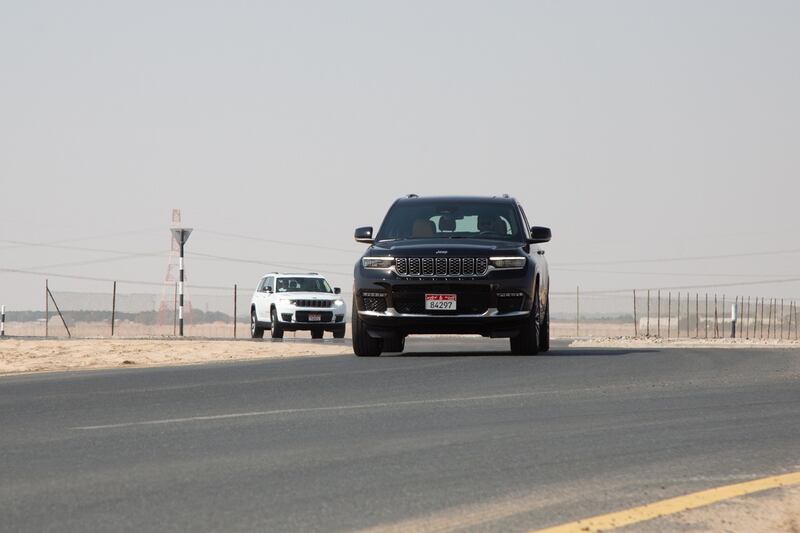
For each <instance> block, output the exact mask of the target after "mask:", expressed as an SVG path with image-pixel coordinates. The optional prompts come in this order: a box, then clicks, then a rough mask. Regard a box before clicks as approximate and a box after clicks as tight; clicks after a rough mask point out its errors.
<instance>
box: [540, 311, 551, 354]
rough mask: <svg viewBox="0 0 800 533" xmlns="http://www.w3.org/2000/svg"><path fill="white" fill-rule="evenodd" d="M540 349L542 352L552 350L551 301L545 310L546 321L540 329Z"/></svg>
mask: <svg viewBox="0 0 800 533" xmlns="http://www.w3.org/2000/svg"><path fill="white" fill-rule="evenodd" d="M539 351H540V352H541V353H545V352H549V351H550V302H549V301H548V302H547V307H546V308H545V310H544V322H542V327H541V329H539Z"/></svg>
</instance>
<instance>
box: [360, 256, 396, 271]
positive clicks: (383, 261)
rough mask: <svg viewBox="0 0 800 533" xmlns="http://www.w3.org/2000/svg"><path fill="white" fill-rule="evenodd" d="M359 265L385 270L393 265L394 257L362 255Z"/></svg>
mask: <svg viewBox="0 0 800 533" xmlns="http://www.w3.org/2000/svg"><path fill="white" fill-rule="evenodd" d="M361 265H362V266H363V267H364V268H374V269H376V270H386V269H389V268H392V267H393V266H394V257H362V258H361Z"/></svg>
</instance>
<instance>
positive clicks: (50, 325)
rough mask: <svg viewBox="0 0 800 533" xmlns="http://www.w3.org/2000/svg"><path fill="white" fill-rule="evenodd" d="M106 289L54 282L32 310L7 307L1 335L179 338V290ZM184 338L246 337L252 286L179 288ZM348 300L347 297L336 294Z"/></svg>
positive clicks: (119, 285) (117, 286) (168, 287)
mask: <svg viewBox="0 0 800 533" xmlns="http://www.w3.org/2000/svg"><path fill="white" fill-rule="evenodd" d="M104 285H107V288H106V290H105V291H102V290H98V291H94V292H75V291H62V290H59V289H58V288H57V285H56V284H54V283H53V282H47V283H46V285H45V287H44V288H43V294H42V307H40V308H39V309H37V310H14V309H11V308H8V309H7V313H6V322H5V333H6V334H7V335H9V336H12V335H13V336H22V337H39V336H46V337H50V336H52V337H67V336H70V337H111V336H117V337H154V336H155V337H172V336H177V335H178V286H177V283H165V284H163V286H162V287H161V290H160V291H159V292H139V291H137V290H136V289H137V288H140V287H137V286H136V285H132V284H126V283H113V282H112V283H106V284H104ZM184 289H185V291H186V295H185V302H184V311H183V316H184V334H185V335H186V336H190V337H209V338H218V337H223V338H224V337H230V338H234V337H235V338H245V337H249V335H250V330H249V328H250V299H251V296H252V293H253V290H254V289H253V288H252V287H240V286H238V285H237V284H232V285H231V286H230V288H228V289H224V288H218V289H210V288H208V287H203V288H197V289H195V288H193V287H192V285H189V284H186V285H185V286H184ZM340 297H341V298H342V299H344V300H345V301H346V302H348V304H349V302H350V299H351V298H352V294H351V293H348V292H344V291H343V292H342V294H341V296H340Z"/></svg>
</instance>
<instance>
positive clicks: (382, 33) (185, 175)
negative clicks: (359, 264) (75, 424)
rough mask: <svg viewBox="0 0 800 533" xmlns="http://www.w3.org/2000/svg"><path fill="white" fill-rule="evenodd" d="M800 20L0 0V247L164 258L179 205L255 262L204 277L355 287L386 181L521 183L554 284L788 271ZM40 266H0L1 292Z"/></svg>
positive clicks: (42, 258)
mask: <svg viewBox="0 0 800 533" xmlns="http://www.w3.org/2000/svg"><path fill="white" fill-rule="evenodd" d="M798 28H800V2H797V1H786V2H779V1H752V2H735V1H731V0H724V1H718V2H712V1H703V2H698V1H695V0H693V1H686V2H680V1H675V0H670V1H665V2H647V1H641V0H635V1H629V2H598V1H586V2H569V1H562V0H559V1H551V2H535V1H527V2H510V1H507V2H503V1H493V2H489V1H485V2H466V1H463V0H459V1H452V2H450V1H448V2H435V1H434V2H432V1H424V2H393V3H390V2H379V1H364V2H331V1H322V2H310V1H309V2H306V1H287V2H267V1H264V2H245V1H240V2H233V1H225V2H222V1H219V2H201V1H196V0H193V1H191V2H189V1H187V2H167V1H158V2H145V1H136V2H111V1H98V2H80V1H71V2H56V1H52V2H38V1H25V2H13V1H10V0H5V1H0V146H2V149H1V150H0V240H2V241H3V242H0V268H5V269H9V268H13V269H23V270H36V269H39V270H41V271H45V272H50V273H60V274H66V275H76V276H89V277H99V278H116V279H130V280H150V281H153V282H159V281H161V280H163V278H164V274H165V269H166V262H167V258H166V255H165V254H166V253H167V252H168V249H169V232H168V224H169V217H170V210H171V209H172V208H173V207H178V208H181V209H182V210H183V216H184V221H185V223H186V224H187V225H189V226H193V227H195V228H197V230H196V232H195V234H194V235H193V236H192V238H191V239H190V241H189V247H188V251H189V252H193V253H203V254H212V255H216V256H224V257H232V258H241V259H247V260H250V261H251V262H236V261H224V260H217V259H212V258H209V257H198V256H189V257H188V258H187V265H188V266H187V268H189V269H190V271H189V279H190V281H191V282H192V283H194V284H200V285H225V286H227V285H232V284H233V283H238V284H240V285H243V286H248V287H250V286H253V285H254V284H255V282H256V280H257V278H258V277H259V275H260V274H261V273H262V272H265V271H269V270H275V269H279V270H280V269H284V270H285V268H282V267H281V266H280V265H296V266H299V267H303V268H308V269H315V270H320V271H330V272H335V273H338V274H332V275H331V280H332V281H333V282H334V284H336V285H341V286H343V287H348V286H349V285H350V284H351V283H352V281H351V280H352V278H351V276H349V275H348V274H347V273H348V272H351V271H352V264H353V263H354V262H355V260H356V259H357V257H358V255H359V253H360V250H362V246H361V245H357V244H356V243H354V242H353V239H352V234H353V228H354V227H355V226H358V225H369V224H372V225H375V226H377V225H378V224H379V223H380V221H381V217H382V216H383V214H384V213H385V211H386V209H387V207H388V206H389V205H390V203H391V202H392V201H393V200H394V199H395V198H396V197H397V196H400V195H403V194H406V193H410V192H414V193H418V194H420V195H431V194H450V193H458V194H501V193H509V194H512V195H514V196H516V197H517V198H518V199H519V200H520V201H521V202H522V203H523V205H524V206H525V207H526V210H527V211H528V215H529V216H530V218H532V219H533V221H535V223H537V224H540V225H548V226H551V227H552V228H553V234H554V240H553V242H552V244H550V245H548V246H547V254H548V258H549V260H550V262H551V264H552V265H553V268H552V280H553V290H556V291H569V290H574V287H575V286H576V285H577V284H580V285H581V288H582V290H587V291H589V290H593V289H609V288H628V287H659V286H663V287H666V286H673V285H701V284H715V283H735V282H740V281H748V282H749V281H754V280H760V279H779V278H792V277H800V269H798V268H797V267H798V259H799V258H800V240H799V239H798V237H797V234H798V230H800V224H798V217H797V208H798V197H799V195H798V193H800V173H798V170H800V99H799V98H798V95H800V31H798ZM212 232H216V233H212ZM220 233H226V234H236V235H242V236H249V237H256V238H261V239H265V240H280V241H294V242H297V243H301V244H304V245H307V244H318V245H321V246H326V247H329V248H335V249H338V250H323V249H315V248H313V247H302V246H294V247H293V246H286V245H280V244H275V243H268V242H263V241H256V240H245V239H241V238H236V237H230V236H224V235H220ZM110 234H114V236H113V237H111V236H108V235H110ZM12 241H13V242H12ZM67 241H68V242H67ZM14 243H49V244H53V243H57V245H58V246H62V248H56V247H52V246H48V247H43V246H38V247H34V246H21V245H19V244H14ZM66 247H73V248H81V249H80V250H78V249H72V248H69V249H68V248H66ZM105 250H116V251H119V252H120V253H117V254H114V253H110V252H107V251H105ZM780 250H795V252H794V253H785V254H771V255H759V256H751V257H733V258H727V259H716V260H694V261H672V262H650V263H625V262H624V260H629V259H660V258H668V257H687V256H707V255H718V254H742V253H748V252H762V251H780ZM122 253H130V254H138V253H148V254H156V255H149V256H148V255H144V256H141V255H139V256H133V257H122ZM109 259H114V260H109ZM89 261H92V262H89ZM259 261H261V262H264V263H274V264H275V265H276V266H275V267H274V268H271V267H270V266H269V265H263V266H262V265H259V264H257V263H258V262H259ZM609 261H614V262H617V261H619V263H614V264H599V265H590V264H588V263H589V262H609ZM65 263H82V264H65ZM575 263H587V264H583V265H576V264H575ZM632 272H635V274H633V273H632ZM51 284H53V285H54V286H56V287H57V288H58V289H59V290H86V291H96V290H108V287H107V285H108V284H107V283H100V282H91V281H81V280H74V279H67V278H54V277H51ZM42 286H43V278H42V277H38V276H33V275H24V274H17V273H8V272H2V271H0V303H5V304H6V305H8V306H9V307H12V308H17V309H18V308H31V307H42V306H43V298H42V296H41V291H42ZM122 290H124V291H127V292H137V291H139V292H147V291H158V288H157V287H156V288H154V287H147V286H132V285H124V286H123V287H122ZM719 290H720V292H722V291H728V292H729V293H736V294H753V295H755V294H763V295H765V296H791V297H800V283H797V282H794V283H786V284H779V285H778V284H774V285H763V286H742V287H735V288H729V289H719Z"/></svg>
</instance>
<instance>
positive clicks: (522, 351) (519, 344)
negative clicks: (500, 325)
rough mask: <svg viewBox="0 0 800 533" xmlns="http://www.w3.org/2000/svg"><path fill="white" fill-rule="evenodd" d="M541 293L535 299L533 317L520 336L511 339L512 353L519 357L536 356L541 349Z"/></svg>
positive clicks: (537, 292) (532, 310)
mask: <svg viewBox="0 0 800 533" xmlns="http://www.w3.org/2000/svg"><path fill="white" fill-rule="evenodd" d="M540 334H541V324H540V323H539V291H538V288H537V290H536V293H535V296H534V297H533V307H532V308H531V316H530V318H529V319H528V321H527V323H526V324H525V327H524V328H523V329H522V331H521V332H520V334H519V335H517V336H516V337H511V351H512V352H513V353H515V354H517V355H536V354H538V353H539V348H540V346H541V345H540Z"/></svg>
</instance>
